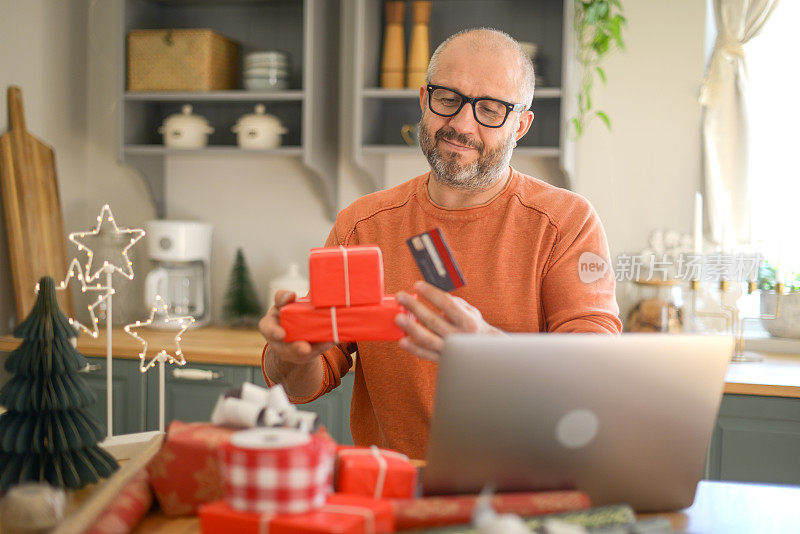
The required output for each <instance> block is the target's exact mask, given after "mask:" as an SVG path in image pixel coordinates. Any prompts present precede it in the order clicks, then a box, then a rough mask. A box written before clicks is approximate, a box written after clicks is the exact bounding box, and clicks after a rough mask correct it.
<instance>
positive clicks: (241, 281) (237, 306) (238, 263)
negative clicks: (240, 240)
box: [222, 248, 264, 326]
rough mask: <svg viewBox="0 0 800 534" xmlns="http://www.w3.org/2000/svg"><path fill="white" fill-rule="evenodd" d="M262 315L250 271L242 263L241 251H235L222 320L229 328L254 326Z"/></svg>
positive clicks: (242, 254) (262, 311)
mask: <svg viewBox="0 0 800 534" xmlns="http://www.w3.org/2000/svg"><path fill="white" fill-rule="evenodd" d="M263 314H264V310H263V308H262V307H261V303H260V302H259V301H258V296H257V295H256V290H255V288H254V287H253V281H252V280H251V279H250V270H249V269H248V268H247V263H246V262H245V261H244V253H242V249H241V248H240V249H238V250H236V260H235V261H234V262H233V268H232V269H231V275H230V278H229V279H228V289H227V291H226V292H225V305H224V306H223V308H222V319H223V321H225V322H226V323H227V324H229V325H231V326H254V325H256V324H258V321H259V319H261V316H262V315H263Z"/></svg>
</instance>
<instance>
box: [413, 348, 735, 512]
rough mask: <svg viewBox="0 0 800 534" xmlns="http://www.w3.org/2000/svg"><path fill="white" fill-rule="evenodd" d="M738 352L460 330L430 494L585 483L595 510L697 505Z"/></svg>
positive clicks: (442, 389)
mask: <svg viewBox="0 0 800 534" xmlns="http://www.w3.org/2000/svg"><path fill="white" fill-rule="evenodd" d="M732 347H733V340H732V339H731V338H729V337H722V336H719V337H717V336H688V335H659V334H625V335H622V336H620V337H613V336H600V335H594V334H515V335H510V336H508V337H497V336H471V335H458V336H450V337H448V338H447V340H446V342H445V346H444V350H443V353H442V358H441V362H440V364H439V377H438V381H437V387H436V401H435V405H434V416H433V422H432V426H431V433H430V438H429V442H428V455H427V461H428V462H427V467H426V469H425V472H424V475H423V487H424V491H425V493H426V494H453V493H467V492H469V493H473V492H477V491H480V490H481V488H483V487H484V486H485V485H486V484H492V485H493V486H494V488H495V490H496V491H525V490H540V489H541V490H545V489H570V488H577V489H580V490H583V491H585V492H586V493H587V494H588V495H589V497H590V498H591V499H592V504H593V505H603V504H613V503H628V504H630V505H631V506H633V508H634V509H635V510H637V511H667V510H677V509H681V508H685V507H687V506H690V505H691V504H692V502H693V501H694V494H695V490H696V488H697V483H698V482H699V480H700V478H701V476H702V474H703V466H704V464H705V460H706V451H707V448H708V444H709V441H710V439H711V434H712V430H713V427H714V422H715V419H716V416H717V410H718V409H719V404H720V400H721V398H722V389H723V386H724V380H725V371H726V369H727V363H728V360H729V358H730V355H731V351H732Z"/></svg>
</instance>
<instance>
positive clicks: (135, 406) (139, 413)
mask: <svg viewBox="0 0 800 534" xmlns="http://www.w3.org/2000/svg"><path fill="white" fill-rule="evenodd" d="M86 359H87V360H88V362H89V365H88V366H87V368H86V370H85V371H83V372H82V376H83V378H84V379H85V380H86V382H87V383H88V384H89V387H90V388H91V389H92V391H94V393H95V395H96V396H97V402H95V403H94V404H93V405H91V406H89V412H91V414H92V415H94V416H95V417H96V418H97V420H98V421H99V422H100V424H101V426H102V427H103V430H104V431H105V429H106V399H107V398H108V397H107V395H106V359H105V358H86ZM145 378H146V377H145V376H144V375H143V374H142V373H140V372H139V360H128V359H122V358H115V359H114V362H113V365H112V382H113V384H114V392H113V402H114V405H113V406H114V415H113V418H114V434H115V435H117V434H130V433H132V432H141V431H143V430H144V413H145V403H144V399H145V396H144V393H145Z"/></svg>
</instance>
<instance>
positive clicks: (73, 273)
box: [34, 258, 114, 338]
mask: <svg viewBox="0 0 800 534" xmlns="http://www.w3.org/2000/svg"><path fill="white" fill-rule="evenodd" d="M73 278H77V279H78V281H79V282H80V283H81V293H86V292H87V291H102V293H101V294H100V295H99V296H98V297H97V299H96V300H95V301H94V302H93V303H92V304H90V305H89V306H87V308H88V309H89V318H90V319H91V321H92V327H91V329H90V328H89V327H88V326H86V325H85V324H83V323H81V322H80V321H78V320H77V319H73V318H72V317H67V320H68V321H69V324H71V325H72V327H73V328H75V330H76V331H77V330H82V331H84V332H86V333H87V334H88V335H90V336H92V337H94V338H96V337H97V336H98V335H99V333H100V332H99V329H98V328H97V316H96V315H95V313H94V309H95V308H96V307H98V306H99V305H100V304H101V303H102V302H104V301H106V300H107V299H108V298H109V297H110V296H111V295H113V294H114V289H113V288H111V287H108V286H104V285H100V283H97V284H96V285H94V286H90V285H88V284H87V283H86V277H85V276H84V274H83V268H82V267H81V262H79V261H78V258H72V261H71V262H70V264H69V268H68V269H67V276H66V277H65V278H64V280H62V281H61V282H59V284H58V285H57V286H56V291H64V290H66V289H67V287H69V284H70V282H71V281H72V279H73ZM34 291H35V292H36V293H37V294H38V293H39V282H36V287H35V288H34Z"/></svg>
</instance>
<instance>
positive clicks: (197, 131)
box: [158, 104, 214, 148]
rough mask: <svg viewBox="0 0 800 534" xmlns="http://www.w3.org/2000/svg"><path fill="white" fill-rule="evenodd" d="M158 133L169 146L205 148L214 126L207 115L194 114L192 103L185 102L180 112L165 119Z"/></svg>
mask: <svg viewBox="0 0 800 534" xmlns="http://www.w3.org/2000/svg"><path fill="white" fill-rule="evenodd" d="M158 133H160V134H161V135H163V136H164V145H165V146H167V147H169V148H203V147H205V146H206V145H207V144H208V136H209V134H212V133H214V128H212V127H211V126H210V125H209V124H208V121H207V120H206V119H205V117H202V116H200V115H194V114H192V106H191V105H190V104H184V105H183V107H182V108H181V112H180V113H174V114H172V115H170V116H169V117H167V118H166V119H164V124H163V125H162V126H160V127H159V128H158Z"/></svg>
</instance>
